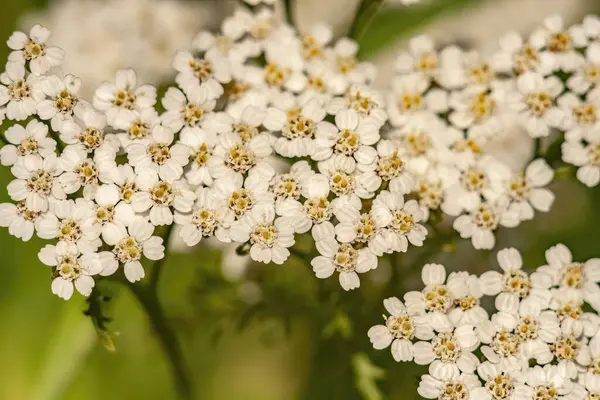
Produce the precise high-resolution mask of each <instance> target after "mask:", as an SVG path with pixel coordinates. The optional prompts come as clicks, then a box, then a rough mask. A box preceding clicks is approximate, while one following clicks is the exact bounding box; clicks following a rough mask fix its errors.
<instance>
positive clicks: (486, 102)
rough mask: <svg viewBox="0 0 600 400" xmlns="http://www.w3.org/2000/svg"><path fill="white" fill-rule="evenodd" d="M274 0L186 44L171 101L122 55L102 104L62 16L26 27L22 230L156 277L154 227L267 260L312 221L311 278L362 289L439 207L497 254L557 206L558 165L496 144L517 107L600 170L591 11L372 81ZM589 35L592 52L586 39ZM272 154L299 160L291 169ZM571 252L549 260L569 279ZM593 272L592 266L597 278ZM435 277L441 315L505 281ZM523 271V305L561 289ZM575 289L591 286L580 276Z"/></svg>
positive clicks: (464, 316) (276, 257)
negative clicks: (519, 228) (145, 261)
mask: <svg viewBox="0 0 600 400" xmlns="http://www.w3.org/2000/svg"><path fill="white" fill-rule="evenodd" d="M272 3H273V2H271V1H269V2H265V1H262V2H261V1H253V2H252V4H253V5H255V6H256V7H254V8H253V10H252V11H248V10H246V9H240V10H238V11H236V12H235V14H234V15H233V16H232V17H230V18H227V20H226V21H225V22H224V23H223V26H222V32H219V33H217V34H213V33H208V32H201V33H200V34H198V35H197V37H196V38H195V40H194V43H193V47H194V49H195V50H193V51H179V52H177V53H176V54H175V56H174V60H173V64H172V65H173V68H174V69H175V70H176V71H177V74H176V79H175V81H176V84H175V85H173V86H172V87H169V88H168V89H167V90H166V91H165V94H164V96H163V97H162V99H159V98H157V91H156V89H155V88H154V87H153V86H152V85H149V84H146V83H144V82H140V81H139V80H138V78H137V75H136V73H135V71H134V70H132V69H125V70H121V71H119V72H117V73H116V75H115V77H114V81H112V82H105V83H103V84H102V85H100V87H98V88H97V90H96V91H95V92H94V96H93V99H91V101H87V100H86V99H84V98H82V96H81V95H80V88H81V85H82V82H81V80H80V79H79V78H77V77H75V76H73V75H70V74H68V73H65V72H63V71H59V70H57V68H59V67H60V64H61V63H62V60H63V58H64V52H63V51H62V50H60V49H59V48H57V47H54V46H51V45H50V44H49V41H50V32H49V31H48V30H47V29H45V28H43V27H41V26H39V25H37V26H35V27H34V28H33V29H32V30H31V31H30V32H29V34H25V33H22V32H16V33H15V34H13V35H12V36H11V38H10V39H9V41H8V45H9V47H10V48H11V49H12V50H13V52H12V53H11V55H10V57H9V60H8V63H7V65H6V72H5V73H4V74H2V76H1V77H0V82H1V85H0V115H1V116H2V117H3V118H6V119H9V120H11V121H22V120H24V119H26V118H30V119H31V121H29V122H27V124H26V125H22V124H18V123H17V124H15V125H13V126H12V127H11V128H10V129H8V130H7V131H6V134H5V135H4V137H5V138H6V141H7V142H8V143H7V144H6V145H5V146H4V147H3V148H2V150H1V151H0V161H1V163H2V164H3V165H7V166H11V171H12V173H13V174H14V176H15V179H14V180H13V181H12V182H11V183H10V184H9V185H8V192H9V195H10V197H11V199H12V200H14V201H15V202H16V204H15V205H3V206H2V208H1V210H2V215H0V216H1V218H0V222H2V225H5V226H8V227H9V230H10V232H11V233H12V234H14V235H16V236H18V237H20V238H22V239H29V238H30V237H31V236H32V235H33V233H35V232H37V234H38V236H41V237H44V238H47V239H52V238H58V239H59V240H60V241H61V242H63V241H66V242H68V243H70V244H74V245H75V246H77V251H78V252H79V253H81V254H85V255H86V256H87V254H90V253H92V254H97V252H98V251H99V249H101V248H103V245H109V247H110V246H112V247H113V254H114V259H115V260H117V261H118V262H119V263H120V264H123V265H126V268H125V271H126V275H127V276H128V278H130V279H131V280H137V279H139V278H141V277H142V276H143V270H142V269H140V267H139V266H138V263H139V259H140V257H141V255H142V254H145V255H146V256H147V257H148V258H151V259H154V258H157V257H159V256H162V251H159V243H158V242H157V240H155V239H153V238H152V237H151V234H152V232H150V229H151V227H153V226H161V225H171V224H177V225H180V228H181V229H178V230H177V231H176V232H179V234H180V235H181V236H182V238H183V240H184V242H186V243H187V244H188V245H190V246H193V245H195V244H197V243H198V242H200V240H201V239H203V238H210V237H213V236H214V237H216V238H217V239H218V240H220V241H222V242H232V241H233V242H237V243H239V244H240V245H244V246H242V248H244V247H247V248H248V249H249V255H250V257H251V258H252V259H254V260H255V261H261V262H274V263H283V262H284V261H285V260H286V259H287V258H288V256H289V255H290V252H289V251H288V248H289V247H291V246H292V245H293V244H294V243H295V240H294V235H295V234H299V233H304V232H307V231H309V230H310V231H311V236H312V238H313V239H314V241H315V244H316V248H317V250H318V252H319V254H320V255H319V256H316V257H314V258H313V260H312V262H311V264H312V266H313V269H314V272H315V273H316V275H317V276H318V277H320V278H325V277H328V276H330V275H332V274H333V273H334V272H338V273H339V277H340V283H341V284H342V286H343V287H344V289H347V290H349V289H353V288H356V287H358V285H359V280H358V273H364V272H367V271H369V270H371V269H374V268H376V267H377V265H378V260H377V258H378V257H381V256H384V255H385V254H388V253H394V252H406V251H409V247H410V246H422V245H423V244H424V243H426V241H427V234H428V230H427V228H426V225H427V222H428V218H429V216H430V215H432V213H438V212H444V213H447V214H448V215H450V216H452V217H456V219H455V221H454V224H453V226H454V228H455V229H456V230H457V231H458V233H459V234H460V235H461V236H462V237H464V238H470V239H471V241H472V243H473V245H474V247H475V248H478V249H480V248H485V249H489V248H492V247H494V244H495V239H494V232H495V231H496V230H497V229H498V227H500V226H505V227H513V226H516V225H518V224H519V223H520V222H521V221H523V220H529V219H532V218H534V216H535V212H536V211H541V212H546V211H549V209H550V207H551V205H552V201H553V199H554V196H553V194H552V193H551V192H550V191H549V190H548V189H547V188H546V185H548V184H549V183H550V181H551V180H552V177H553V170H552V166H551V165H549V164H548V163H546V162H545V161H544V160H543V159H538V160H535V161H533V162H532V163H530V164H529V166H528V167H527V168H526V169H525V170H524V171H522V172H518V171H512V170H511V165H506V164H504V163H503V162H501V161H499V160H498V159H496V158H494V156H493V155H492V154H487V153H486V152H485V151H484V145H486V143H487V142H488V141H490V140H492V139H493V138H494V136H495V135H497V134H498V133H499V132H501V131H502V130H503V129H504V122H505V120H507V119H510V118H509V117H511V116H512V119H513V120H516V121H519V122H520V123H521V124H522V125H523V126H524V127H525V129H526V130H527V131H528V132H529V133H530V134H531V136H532V137H544V136H547V135H549V134H550V133H551V129H554V128H558V129H563V130H565V131H566V132H567V134H566V142H565V144H564V146H563V147H564V150H565V151H564V158H565V160H567V161H571V162H573V163H574V164H576V165H578V166H580V167H581V168H580V170H579V173H578V177H579V178H580V179H581V180H582V181H584V182H585V183H586V184H588V185H593V184H595V183H597V181H598V180H600V178H597V176H600V173H598V171H600V169H598V166H596V164H598V165H600V163H599V162H598V160H596V159H595V158H594V157H595V154H596V153H599V154H600V151H597V149H596V147H594V146H596V143H597V142H600V140H597V138H596V137H595V136H594V135H596V132H597V131H598V129H596V124H597V121H596V115H597V112H598V110H597V105H599V103H598V101H597V98H598V95H597V94H596V92H597V91H596V90H595V85H596V80H594V79H593V77H594V71H595V70H594V65H596V64H595V63H596V61H597V59H598V57H597V54H596V53H598V49H597V46H596V45H597V44H596V43H595V40H597V39H598V35H596V36H594V34H593V32H594V26H595V25H594V23H595V22H594V21H593V20H588V22H587V25H586V26H587V28H586V29H587V31H586V30H585V29H583V28H582V27H580V26H576V27H574V28H571V29H566V28H563V26H562V22H561V21H560V18H558V17H552V18H550V19H548V20H547V21H545V24H544V27H543V28H542V29H541V30H539V31H537V32H536V33H535V34H534V35H533V36H532V37H531V38H530V39H529V40H521V39H520V38H517V37H515V36H514V34H513V35H512V36H508V37H506V38H504V39H503V41H502V46H501V47H502V51H501V52H500V53H499V54H497V55H495V56H494V57H492V59H490V60H486V59H484V58H483V57H481V56H480V55H478V54H476V53H474V52H466V51H462V50H460V49H458V48H456V47H450V48H447V49H443V50H441V51H440V52H438V51H436V49H435V46H434V44H433V43H432V42H431V40H429V39H428V38H425V37H419V38H416V39H414V40H413V41H411V44H410V52H409V53H405V54H402V55H401V56H400V58H399V59H398V64H397V69H396V70H397V76H396V77H394V79H393V83H392V84H391V88H390V89H391V90H390V91H389V92H384V91H378V90H376V89H375V88H373V87H372V85H371V83H372V80H373V77H374V73H375V69H374V66H373V65H371V64H370V63H367V62H361V61H359V60H358V59H357V58H356V55H357V52H358V46H357V44H356V43H355V42H354V41H352V40H351V39H348V38H342V39H339V40H338V41H332V33H331V29H330V28H328V27H326V26H323V25H318V26H315V27H314V28H311V29H309V30H307V31H306V32H304V33H302V34H300V33H298V32H296V31H295V30H294V29H293V28H291V27H289V26H286V24H285V23H282V22H280V21H278V20H277V18H276V17H275V14H274V13H273V10H272V8H271V7H272ZM582 29H583V30H582ZM584 31H585V32H584ZM586 32H587V33H586ZM590 42H591V44H590V45H589V48H588V50H586V51H585V57H584V56H583V55H581V54H580V53H579V52H578V51H576V50H577V49H578V48H580V47H582V46H586V45H587V44H588V43H590ZM258 60H262V61H261V62H264V65H260V63H259V62H258ZM556 68H562V70H563V71H568V74H570V76H569V78H568V79H567V80H566V81H565V82H567V81H568V84H566V85H565V82H563V81H561V80H560V79H559V78H557V77H556V76H554V75H552V71H553V69H556ZM55 73H56V74H55ZM566 87H568V88H570V90H572V91H573V92H574V93H576V94H577V96H575V95H573V94H571V93H568V90H569V89H566ZM578 96H579V97H578ZM157 104H161V105H162V106H163V108H164V110H165V111H164V112H162V113H159V112H158V111H157V107H156V105H157ZM42 121H45V122H42ZM57 137H58V138H60V141H59V143H57V140H56V138H57ZM53 138H54V139H53ZM65 145H66V147H65ZM124 155H125V156H124ZM274 156H278V157H280V158H287V159H289V160H290V161H291V162H290V164H292V165H291V167H290V168H289V169H285V168H284V169H283V170H282V169H281V167H280V166H277V164H276V163H275V162H274ZM596 158H600V156H598V157H596ZM20 222H23V226H22V227H20V228H19V227H17V224H19V223H20ZM147 224H149V225H147ZM127 238H129V239H127ZM147 241H149V243H150V244H147V246H146V247H148V248H147V249H144V246H145V244H144V243H146V242H147ZM151 244H152V245H154V246H152V245H151ZM145 250H148V251H145ZM105 258H106V257H105ZM557 265H558V264H557V263H556V262H554V261H553V263H552V264H551V266H550V267H548V268H549V269H551V270H552V271H549V272H548V274H550V275H552V276H553V278H554V279H559V278H556V277H555V276H556V275H557V274H559V275H560V273H561V272H560V271H559V272H556V271H558V269H559V267H558V266H557ZM573 265H575V264H573ZM594 267H595V264H594V265H592V264H590V265H588V266H585V267H583V266H582V267H581V268H580V270H581V274H584V273H585V274H586V277H587V275H590V276H592V278H591V279H593V280H594V281H595V280H597V279H596V277H595V275H594V272H593V271H594ZM431 268H433V269H432V271H437V269H436V268H437V267H431ZM503 268H504V266H503ZM511 268H512V267H511ZM564 268H567V269H568V271H571V270H573V271H571V272H569V273H570V274H572V275H573V276H575V275H576V272H577V271H576V267H569V266H566V267H564ZM569 268H571V269H569ZM509 269H510V268H509ZM513 269H514V268H513ZM112 270H115V268H113V267H111V268H110V269H108V270H103V271H102V273H101V275H102V274H108V273H109V272H110V271H112ZM510 270H511V271H512V269H510ZM92 271H95V269H92ZM519 271H520V270H518V269H515V272H514V273H515V274H517V275H519V274H520V273H521V272H519ZM590 271H591V272H590ZM438 272H439V271H438ZM507 273H508V272H507ZM92 275H94V274H89V276H92ZM540 276H541V275H540ZM519 277H520V275H519V276H515V277H514V278H515V279H517V278H519ZM438 278H440V277H439V276H429V277H428V278H427V279H429V281H430V282H429V281H428V282H429V283H427V284H428V286H431V285H434V286H435V287H436V289H433V288H430V289H431V290H429V289H428V290H429V291H428V292H427V293H428V294H423V296H425V297H427V296H428V295H432V296H434V297H435V299H437V300H439V301H440V302H441V303H435V301H434V302H433V303H432V301H433V300H432V299H427V298H426V299H425V300H423V301H424V303H423V304H425V305H424V306H423V307H425V308H424V310H425V311H426V312H427V313H428V314H432V315H434V314H435V315H436V317H435V321H432V323H433V325H432V326H433V327H434V329H436V330H438V331H439V332H441V331H444V332H447V329H449V328H450V327H454V328H458V326H459V325H460V324H461V323H463V322H469V323H471V324H477V323H478V322H479V321H480V320H481V319H485V312H483V309H482V308H481V307H480V306H479V298H480V297H481V296H482V295H483V293H486V294H487V293H489V292H491V291H496V292H497V291H498V288H497V286H498V284H497V282H496V280H498V277H497V276H494V277H491V279H490V281H489V282H487V283H486V284H480V282H479V281H478V280H477V279H475V278H474V277H472V276H469V275H468V274H467V275H460V274H459V275H453V274H451V275H450V276H448V279H447V281H446V280H445V274H444V279H442V280H441V281H439V282H438V280H439V279H438ZM522 278H523V280H524V282H525V280H527V285H529V286H527V287H526V288H525V287H524V288H523V289H522V290H528V292H527V294H523V295H522V294H521V293H519V294H518V295H516V296H517V300H519V301H520V300H523V299H525V298H533V297H534V296H532V294H534V293H537V291H536V290H538V287H539V288H540V289H539V290H546V288H545V287H543V285H542V284H541V283H540V284H538V282H537V280H536V279H534V278H533V276H532V277H531V278H530V277H527V276H524V277H522ZM84 279H87V278H84ZM502 279H504V278H502ZM573 279H576V277H574V278H573ZM521 283H523V282H521ZM507 284H508V283H507ZM436 285H437V286H436ZM523 285H525V283H523ZM536 285H537V286H536ZM540 285H542V286H540ZM438 286H439V287H438ZM441 287H447V288H446V291H445V292H444V293H441V292H440V290H442V289H440V288H441ZM529 289H531V290H529ZM502 290H503V289H502V288H500V291H502ZM539 290H538V291H539ZM573 290H578V293H582V296H584V297H585V298H586V299H587V298H589V297H590V296H591V295H592V294H593V293H592V292H591V289H590V288H589V287H588V286H585V285H583V286H581V287H579V286H578V287H577V288H573ZM84 292H86V291H84ZM509 292H510V291H509ZM530 292H531V293H530ZM502 293H503V294H504V293H506V291H505V290H504V291H502ZM510 293H514V292H510ZM543 293H544V295H547V293H546V292H543ZM436 296H437V297H436ZM440 296H441V297H440ZM507 296H508V295H507ZM507 296H503V298H504V297H506V298H507V299H509V300H510V301H512V300H513V299H514V297H515V296H508V297H507ZM536 298H537V297H536ZM435 299H434V300H435ZM446 300H447V301H448V304H446V303H445V301H446ZM417 303H418V304H419V305H417ZM434 303H435V304H434ZM420 304H421V303H419V302H417V300H416V297H415V298H410V299H407V302H406V308H407V310H409V313H412V312H413V311H414V312H417V313H419V312H421V308H422V307H421V305H420ZM427 304H429V305H430V306H431V307H433V308H432V309H431V310H428V309H427V307H428V305H427ZM561 304H562V303H561ZM434 305H435V307H434ZM440 307H442V309H438V308H440ZM511 310H512V309H511ZM433 311H435V313H434V312H433ZM440 313H441V314H440ZM444 313H448V318H447V319H446V318H445V317H443V315H442V314H444ZM441 327H444V328H443V329H442V328H441ZM448 332H449V331H448ZM406 357H408V356H407V355H406V354H405V355H403V356H402V357H401V358H406Z"/></svg>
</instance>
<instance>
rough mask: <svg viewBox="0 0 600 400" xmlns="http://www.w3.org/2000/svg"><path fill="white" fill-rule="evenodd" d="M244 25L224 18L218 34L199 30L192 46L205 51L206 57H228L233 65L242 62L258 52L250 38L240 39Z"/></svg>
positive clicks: (256, 46) (257, 47) (243, 32)
mask: <svg viewBox="0 0 600 400" xmlns="http://www.w3.org/2000/svg"><path fill="white" fill-rule="evenodd" d="M244 34H245V27H244V26H242V25H241V24H238V23H236V21H235V20H234V19H232V18H225V19H224V20H223V22H222V23H221V31H220V32H219V34H213V33H211V32H209V31H201V32H200V33H198V34H197V35H196V37H195V38H194V40H193V41H192V46H193V47H194V48H195V49H198V50H200V52H204V53H206V56H207V58H208V59H213V58H216V59H218V58H219V57H220V58H228V59H229V60H230V61H231V64H233V65H239V64H243V63H244V62H245V61H246V59H247V58H248V57H255V56H258V55H259V54H260V47H259V46H258V45H257V44H256V43H255V42H253V41H252V40H246V39H242V36H244Z"/></svg>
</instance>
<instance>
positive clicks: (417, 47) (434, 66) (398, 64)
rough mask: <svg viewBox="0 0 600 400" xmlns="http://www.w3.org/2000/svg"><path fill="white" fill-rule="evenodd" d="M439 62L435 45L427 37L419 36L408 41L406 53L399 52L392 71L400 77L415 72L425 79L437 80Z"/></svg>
mask: <svg viewBox="0 0 600 400" xmlns="http://www.w3.org/2000/svg"><path fill="white" fill-rule="evenodd" d="M439 64H440V60H439V57H438V54H437V51H436V49H435V43H434V42H433V40H432V39H431V38H430V37H429V36H425V35H419V36H415V37H413V38H411V39H410V40H409V41H408V51H407V52H400V54H399V55H398V57H397V58H396V61H395V63H394V69H395V70H396V71H397V72H398V73H399V74H401V75H407V74H411V73H413V72H417V73H419V74H422V75H423V76H424V77H425V78H426V79H428V80H433V79H436V78H437V75H438V72H439Z"/></svg>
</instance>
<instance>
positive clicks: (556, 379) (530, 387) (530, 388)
mask: <svg viewBox="0 0 600 400" xmlns="http://www.w3.org/2000/svg"><path fill="white" fill-rule="evenodd" d="M524 377H525V383H523V384H520V385H517V387H516V388H515V392H516V393H518V395H517V396H516V397H515V400H525V399H536V398H537V399H543V398H544V397H545V398H547V399H552V398H554V399H561V400H562V399H565V400H567V399H569V398H570V397H568V396H566V395H568V394H569V393H570V392H571V391H572V389H573V385H572V382H571V380H570V379H569V377H568V375H567V370H566V367H565V366H564V365H561V364H559V365H545V366H544V367H540V366H539V365H536V366H535V367H533V368H529V369H528V370H527V371H525V374H524ZM559 396H560V397H559ZM576 398H577V397H576Z"/></svg>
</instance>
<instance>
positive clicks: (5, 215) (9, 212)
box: [0, 201, 42, 242]
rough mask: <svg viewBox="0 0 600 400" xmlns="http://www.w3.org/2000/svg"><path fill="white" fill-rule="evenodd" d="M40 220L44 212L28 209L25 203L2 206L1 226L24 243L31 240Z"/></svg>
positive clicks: (0, 207)
mask: <svg viewBox="0 0 600 400" xmlns="http://www.w3.org/2000/svg"><path fill="white" fill-rule="evenodd" d="M40 218H42V212H41V211H32V210H30V209H28V208H27V206H25V202H24V201H20V202H18V203H17V204H12V203H2V204H0V226H2V227H3V228H8V233H10V234H11V235H13V236H14V237H16V238H19V239H21V240H23V241H24V242H27V241H28V240H29V239H31V237H32V236H33V232H34V231H35V227H36V225H37V222H38V221H39V220H40Z"/></svg>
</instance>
